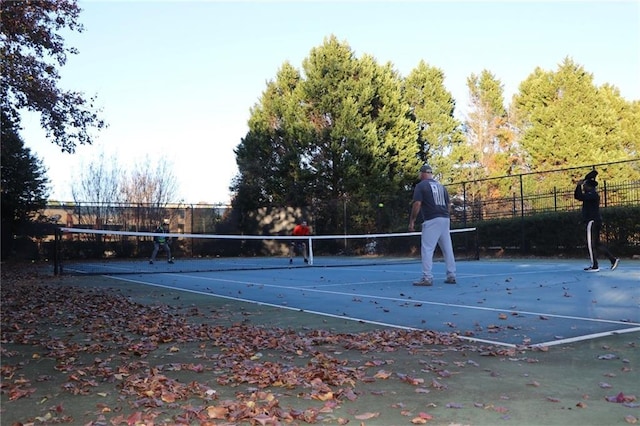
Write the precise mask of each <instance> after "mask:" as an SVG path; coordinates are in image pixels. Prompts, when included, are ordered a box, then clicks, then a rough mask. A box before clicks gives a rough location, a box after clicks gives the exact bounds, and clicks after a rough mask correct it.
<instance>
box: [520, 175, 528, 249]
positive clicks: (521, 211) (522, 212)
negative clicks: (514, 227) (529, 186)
mask: <svg viewBox="0 0 640 426" xmlns="http://www.w3.org/2000/svg"><path fill="white" fill-rule="evenodd" d="M520 230H521V232H522V242H521V243H520V246H521V248H520V250H521V251H522V254H525V253H526V252H527V249H526V247H525V232H524V185H523V183H522V174H521V175H520Z"/></svg>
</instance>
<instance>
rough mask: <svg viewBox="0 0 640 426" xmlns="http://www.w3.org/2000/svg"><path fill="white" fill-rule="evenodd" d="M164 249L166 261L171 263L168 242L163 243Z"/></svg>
mask: <svg viewBox="0 0 640 426" xmlns="http://www.w3.org/2000/svg"><path fill="white" fill-rule="evenodd" d="M164 249H165V251H166V252H167V262H169V263H173V259H172V258H171V247H169V243H164Z"/></svg>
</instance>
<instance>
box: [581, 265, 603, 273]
mask: <svg viewBox="0 0 640 426" xmlns="http://www.w3.org/2000/svg"><path fill="white" fill-rule="evenodd" d="M584 270H585V271H587V272H600V268H594V267H593V266H589V267H587V268H584Z"/></svg>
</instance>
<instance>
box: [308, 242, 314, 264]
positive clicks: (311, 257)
mask: <svg viewBox="0 0 640 426" xmlns="http://www.w3.org/2000/svg"><path fill="white" fill-rule="evenodd" d="M307 245H308V246H309V265H313V239H312V238H311V237H309V241H308V243H307Z"/></svg>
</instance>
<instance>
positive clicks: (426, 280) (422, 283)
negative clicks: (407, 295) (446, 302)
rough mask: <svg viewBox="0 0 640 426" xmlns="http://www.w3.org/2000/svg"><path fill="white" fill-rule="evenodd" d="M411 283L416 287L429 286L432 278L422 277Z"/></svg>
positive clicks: (431, 283)
mask: <svg viewBox="0 0 640 426" xmlns="http://www.w3.org/2000/svg"><path fill="white" fill-rule="evenodd" d="M413 285H415V286H418V287H429V286H432V285H433V280H432V279H429V278H422V279H421V280H420V281H416V282H414V283H413Z"/></svg>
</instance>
